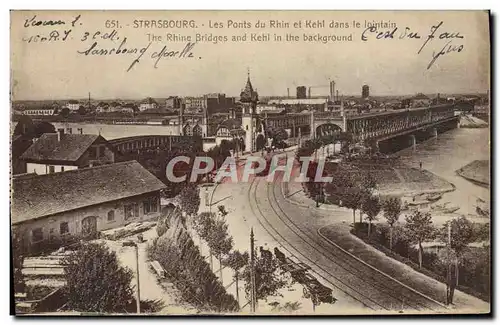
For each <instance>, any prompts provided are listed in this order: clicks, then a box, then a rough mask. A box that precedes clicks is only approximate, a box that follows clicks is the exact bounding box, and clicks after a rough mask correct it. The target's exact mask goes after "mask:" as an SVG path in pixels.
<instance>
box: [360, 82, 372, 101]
mask: <svg viewBox="0 0 500 325" xmlns="http://www.w3.org/2000/svg"><path fill="white" fill-rule="evenodd" d="M368 97H370V86H368V85H363V87H362V88H361V98H363V99H366V98H368Z"/></svg>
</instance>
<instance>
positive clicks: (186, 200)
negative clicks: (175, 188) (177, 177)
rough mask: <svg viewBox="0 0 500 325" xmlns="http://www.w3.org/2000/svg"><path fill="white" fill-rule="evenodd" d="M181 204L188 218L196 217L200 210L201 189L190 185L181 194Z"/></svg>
mask: <svg viewBox="0 0 500 325" xmlns="http://www.w3.org/2000/svg"><path fill="white" fill-rule="evenodd" d="M179 204H180V206H181V209H182V211H183V212H185V213H186V215H187V216H188V217H191V216H194V215H195V214H196V213H197V212H198V209H199V208H200V189H199V188H198V186H197V185H195V184H192V183H189V184H187V185H186V186H185V187H184V188H183V189H182V190H181V192H180V193H179Z"/></svg>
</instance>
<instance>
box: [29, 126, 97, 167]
mask: <svg viewBox="0 0 500 325" xmlns="http://www.w3.org/2000/svg"><path fill="white" fill-rule="evenodd" d="M98 138H101V139H102V140H104V138H102V137H101V136H100V135H95V134H62V135H61V140H58V135H57V133H44V134H42V136H41V137H40V138H39V139H38V140H37V141H36V142H35V143H33V144H32V145H31V146H30V147H29V148H28V150H26V151H25V152H24V153H23V154H22V155H21V159H23V160H28V161H67V162H76V161H77V160H78V159H80V157H81V156H82V155H83V154H84V153H85V151H87V149H88V148H89V147H90V145H91V144H92V143H94V142H95V141H96V140H97V139H98ZM104 141H105V140H104Z"/></svg>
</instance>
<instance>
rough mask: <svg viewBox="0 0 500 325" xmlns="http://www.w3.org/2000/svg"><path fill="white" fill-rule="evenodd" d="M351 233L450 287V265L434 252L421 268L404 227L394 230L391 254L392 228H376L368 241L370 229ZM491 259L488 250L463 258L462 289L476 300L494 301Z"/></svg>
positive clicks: (471, 252) (424, 256) (474, 250)
mask: <svg viewBox="0 0 500 325" xmlns="http://www.w3.org/2000/svg"><path fill="white" fill-rule="evenodd" d="M351 233H352V234H353V235H355V236H357V237H359V238H361V239H362V240H363V241H365V242H366V243H368V244H370V245H372V246H373V247H375V248H377V249H378V250H380V251H382V252H383V253H385V254H386V255H387V256H390V257H392V258H394V259H395V260H398V261H400V262H402V263H405V264H406V265H409V266H411V267H412V268H414V269H415V270H417V271H418V272H420V273H423V274H425V275H427V276H429V277H431V278H433V279H436V280H438V281H441V282H443V283H446V276H447V267H448V266H447V264H446V262H444V261H442V260H441V259H440V258H439V256H438V255H437V254H435V253H434V252H428V251H425V250H424V252H423V254H422V259H423V263H422V265H423V268H422V269H420V268H419V266H418V249H416V248H413V247H412V245H411V244H410V243H409V241H408V240H407V238H405V234H404V231H403V229H402V228H401V227H397V226H396V227H394V239H393V247H392V248H393V250H392V251H390V250H389V226H388V225H385V224H375V225H372V235H371V238H370V239H368V225H367V224H366V223H362V224H360V223H356V224H355V225H354V227H353V228H352V229H351ZM489 263H490V255H489V249H488V248H468V249H467V252H466V253H465V254H464V256H463V262H462V267H461V268H460V272H459V286H458V289H459V290H462V291H464V292H466V293H468V294H471V295H473V296H475V297H478V298H480V299H483V300H485V301H490V275H489V270H490V264H489Z"/></svg>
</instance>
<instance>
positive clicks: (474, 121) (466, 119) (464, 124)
mask: <svg viewBox="0 0 500 325" xmlns="http://www.w3.org/2000/svg"><path fill="white" fill-rule="evenodd" d="M487 127H489V124H488V122H486V121H484V120H482V119H480V118H478V117H475V116H473V115H462V116H461V117H460V128H470V129H475V128H487Z"/></svg>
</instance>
